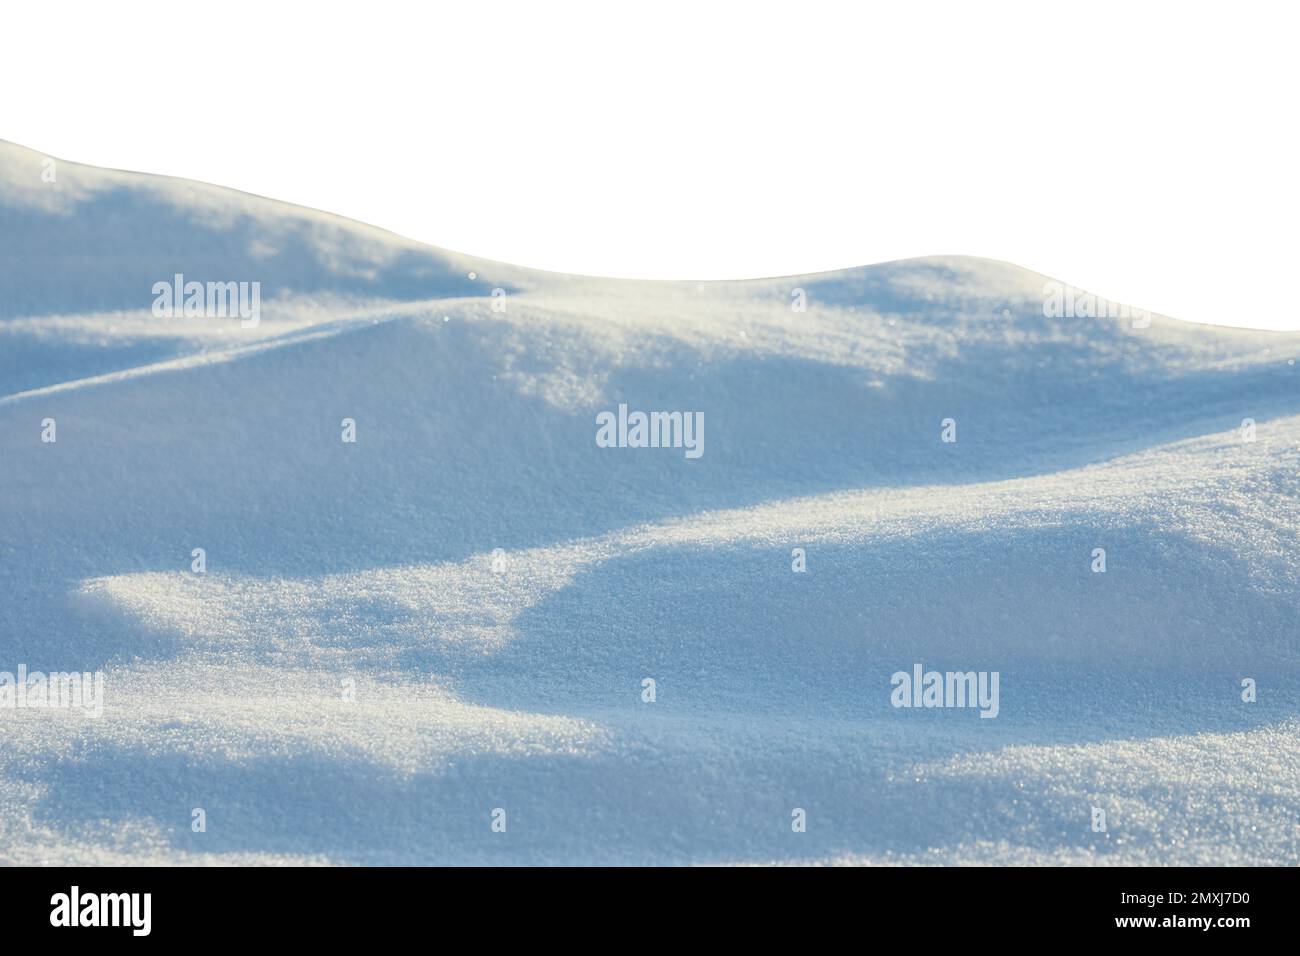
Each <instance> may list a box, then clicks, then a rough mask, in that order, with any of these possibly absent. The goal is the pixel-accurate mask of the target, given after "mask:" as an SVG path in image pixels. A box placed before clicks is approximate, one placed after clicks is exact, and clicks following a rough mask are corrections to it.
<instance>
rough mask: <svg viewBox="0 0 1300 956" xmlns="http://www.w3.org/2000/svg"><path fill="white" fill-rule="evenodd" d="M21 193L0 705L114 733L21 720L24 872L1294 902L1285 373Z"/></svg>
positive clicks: (966, 264)
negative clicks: (72, 685)
mask: <svg viewBox="0 0 1300 956" xmlns="http://www.w3.org/2000/svg"><path fill="white" fill-rule="evenodd" d="M47 168H48V164H46V163H45V162H44V157H42V156H41V155H40V154H37V153H34V152H31V151H29V150H26V149H23V148H20V147H17V146H12V145H8V144H0V252H3V258H2V264H0V482H2V487H3V489H4V493H3V495H0V585H2V586H3V589H4V594H5V596H6V600H5V601H4V602H3V604H0V672H4V671H15V670H16V668H17V667H18V665H19V664H23V665H25V666H26V667H27V668H28V669H31V670H40V671H43V672H47V673H52V672H58V671H77V672H91V671H102V672H104V675H105V687H106V691H105V700H104V713H103V716H102V717H100V718H90V717H87V716H85V715H84V714H83V713H80V712H77V711H76V710H70V709H56V708H45V709H39V708H19V707H13V708H8V709H6V708H3V707H0V837H2V839H0V861H2V862H6V863H41V862H128V863H133V862H139V863H158V862H163V863H169V862H176V863H196V862H202V863H247V862H258V863H262V862H267V863H269V862H325V863H507V864H515V863H519V864H529V863H628V862H635V863H641V862H645V863H661V862H710V863H712V862H719V863H735V862H769V861H782V862H859V863H861V862H867V863H875V862H880V863H889V862H899V863H909V862H951V863H961V862H1000V863H1047V862H1057V863H1089V864H1097V863H1211V864H1228V863H1284V864H1289V865H1296V864H1297V863H1300V829H1298V823H1300V757H1298V756H1297V754H1298V752H1300V751H1298V750H1297V746H1298V745H1300V707H1298V706H1297V701H1298V700H1300V654H1298V651H1300V637H1298V636H1297V631H1296V627H1295V612H1296V607H1297V598H1298V597H1300V580H1297V571H1296V568H1297V560H1298V559H1300V537H1298V533H1300V497H1298V493H1300V478H1298V477H1297V474H1298V471H1297V466H1300V397H1298V396H1300V391H1298V387H1300V378H1297V376H1298V375H1300V372H1298V371H1297V368H1296V365H1295V359H1296V358H1297V357H1298V355H1300V336H1297V335H1289V334H1279V333H1263V332H1249V331H1242V330H1230V329H1224V328H1216V327H1207V326H1199V327H1198V326H1190V325H1187V324H1184V323H1181V322H1178V321H1175V320H1172V319H1168V318H1164V317H1161V316H1156V317H1154V319H1153V320H1152V321H1151V323H1150V325H1149V326H1147V327H1139V328H1134V327H1133V323H1131V322H1130V321H1128V319H1127V318H1124V319H1120V318H1107V317H1104V316H1103V317H1099V318H1098V317H1091V318H1090V317H1075V318H1068V317H1060V318H1048V317H1045V316H1044V314H1043V311H1044V310H1043V297H1044V292H1043V287H1044V283H1045V282H1046V281H1047V280H1046V279H1045V278H1044V277H1042V276H1038V275H1035V274H1032V273H1029V272H1026V271H1024V270H1021V269H1018V268H1016V267H1013V266H1010V265H1006V264H1002V263H996V262H989V261H985V260H979V259H970V258H960V257H957V258H934V259H922V260H913V261H906V262H899V263H890V264H886V265H881V266H874V267H868V268H863V269H855V270H848V271H845V272H838V273H829V274H822V275H815V276H800V277H789V278H782V279H772V280H759V281H752V282H716V283H695V282H690V283H649V282H630V281H615V280H597V279H589V278H582V277H572V276H560V275H552V274H547V273H540V272H532V271H529V270H525V269H520V268H516V267H511V266H505V265H502V264H499V263H492V262H487V261H483V260H476V259H472V258H470V257H465V256H460V255H456V254H452V253H447V252H443V251H441V250H437V249H433V248H430V247H427V246H423V245H420V244H417V243H413V242H410V241H407V240H404V239H401V238H399V237H396V236H393V235H391V234H388V233H385V232H382V231H381V230H377V229H374V228H371V227H368V226H364V225H361V224H358V223H353V222H349V221H346V220H342V219H339V218H336V217H332V216H328V215H325V214H323V213H318V212H315V211H311V210H305V209H301V208H297V207H292V206H288V205H284V204H280V203H276V202H273V201H270V200H264V199H260V198H257V197H251V196H247V195H244V194H240V193H236V192H233V191H230V190H224V189H219V188H216V187H211V186H205V185H200V184H196V183H189V182H182V181H176V180H168V179H163V178H159V177H149V176H143V175H138V174H129V173H119V172H111V171H106V170H98V169H93V168H89V167H84V166H78V165H76V164H72V163H66V162H63V161H57V162H56V163H55V165H54V168H55V170H56V178H55V179H54V181H53V182H50V181H47V177H43V171H44V170H46V169H47ZM177 273H183V274H185V275H186V276H192V277H194V278H196V279H199V280H201V281H202V280H208V281H233V280H248V281H258V282H260V283H261V285H262V303H263V306H262V308H263V315H262V321H261V322H260V323H259V324H258V325H257V326H256V327H255V328H241V326H240V323H239V322H238V321H233V320H231V319H230V318H219V317H192V318H184V317H176V318H159V317H157V316H155V315H154V314H152V312H151V308H150V304H151V301H152V296H151V294H150V290H151V287H152V286H153V284H154V283H155V282H158V281H160V280H163V281H166V280H170V278H171V277H172V276H173V275H174V274H177ZM799 306H804V307H803V308H802V309H800V308H799ZM620 405H626V406H627V407H628V408H629V409H633V410H644V411H651V410H655V411H658V410H664V411H681V412H687V413H689V412H698V413H701V414H702V416H703V420H704V423H705V427H704V432H703V443H702V448H703V454H701V455H700V456H699V457H698V458H691V457H688V456H687V455H685V454H684V453H683V449H682V448H680V447H676V448H674V447H663V448H638V447H620V448H608V447H600V446H599V445H598V444H597V442H596V433H597V415H598V414H600V413H601V412H606V411H615V412H616V411H617V409H618V408H619V406H620ZM51 421H52V422H53V423H54V427H55V429H56V440H54V441H47V440H43V439H44V438H46V437H47V432H48V429H49V426H48V424H47V423H49V422H51ZM347 421H350V422H352V427H353V428H354V434H355V439H356V440H355V441H354V442H349V441H344V440H342V436H343V433H344V431H345V429H346V427H347V425H346V423H347ZM949 422H950V423H951V425H949V424H948V423H949ZM945 436H946V437H955V439H956V440H955V441H945V440H944V437H945ZM195 549H202V554H203V559H202V561H203V565H202V572H203V573H196V571H195V570H194V567H195V565H194V561H195V560H196V559H195V556H194V555H195ZM1099 550H1101V551H1104V558H1103V560H1104V572H1103V571H1100V570H1098V560H1099V559H1098V552H1099ZM799 565H802V567H804V568H806V570H798V571H796V570H793V568H794V567H796V566H799ZM916 664H920V665H922V666H923V668H924V669H925V670H927V671H928V670H936V671H940V672H948V671H952V672H961V673H964V672H996V673H997V674H998V675H999V676H1000V683H999V686H1000V704H999V708H998V713H997V716H996V718H995V719H981V718H980V717H979V715H978V713H977V712H976V711H975V710H973V709H970V708H945V707H937V708H927V707H920V708H911V707H908V708H900V707H896V706H894V705H893V703H892V702H891V691H892V689H893V688H892V686H891V679H892V678H893V675H895V674H897V673H898V672H909V673H910V672H911V671H912V669H913V666H914V665H916ZM647 679H649V680H652V681H653V685H652V687H653V698H654V699H653V701H649V700H647V695H648V691H647V686H648V685H647V683H646V682H647ZM1243 681H1248V682H1253V686H1254V687H1255V688H1256V690H1255V694H1254V695H1249V694H1247V692H1246V691H1245V690H1244V688H1243ZM0 692H2V691H0ZM1244 696H1254V698H1255V699H1253V700H1250V701H1247V700H1245V699H1243V697H1244ZM918 699H919V698H918ZM196 809H202V810H203V818H204V821H205V828H204V829H202V830H201V831H199V832H196V830H195V828H194V823H193V821H194V819H195V816H194V811H195V810H196ZM1097 809H1100V810H1102V811H1104V813H1105V820H1106V823H1105V829H1101V830H1099V829H1096V828H1095V825H1094V824H1095V821H1096V815H1095V812H1094V811H1095V810H1097ZM497 810H503V811H504V815H502V819H503V820H506V821H508V825H507V826H506V828H505V830H504V832H498V829H494V827H493V822H494V820H495V819H497V817H496V815H495V814H494V811H497ZM796 810H802V811H803V813H804V818H805V820H806V828H805V829H804V830H803V831H802V832H799V831H798V830H797V828H795V827H792V819H793V815H794V812H795V811H796Z"/></svg>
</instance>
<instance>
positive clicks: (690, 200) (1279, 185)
mask: <svg viewBox="0 0 1300 956" xmlns="http://www.w3.org/2000/svg"><path fill="white" fill-rule="evenodd" d="M1292 9H1294V5H1293V4H1292V5H1283V4H1277V5H1271V4H1254V3H1241V2H1237V3H1223V4H1216V5H1213V6H1209V5H1206V6H1199V5H1197V4H1193V3H1187V2H1182V3H1143V2H1139V0H1128V2H1122V3H1107V2H1096V0H1093V2H1088V3H1079V4H1051V3H1046V2H1035V3H1004V2H992V3H914V2H909V3H902V2H897V3H888V4H862V3H857V4H844V5H837V4H823V3H811V2H807V0H800V2H790V3H786V4H770V5H768V4H758V3H738V4H724V3H707V2H703V0H697V2H694V3H665V2H655V3H644V4H636V5H623V4H614V3H593V4H574V3H556V4H543V3H531V4H528V3H491V2H474V3H472V4H471V3H455V4H446V5H440V4H432V5H431V4H414V3H412V4H395V3H383V2H375V0H367V2H365V3H361V4H355V5H350V6H346V7H345V6H343V5H334V4H330V3H320V2H316V3H303V4H280V5H276V4H273V3H271V2H269V0H261V2H255V3H239V2H233V3H232V2H222V3H212V4H207V5H188V4H186V5H182V4H176V3H157V4H130V3H127V4H90V3H84V4H83V3H68V2H62V3H59V4H57V5H49V4H38V3H18V4H9V5H7V6H6V9H5V13H4V23H3V27H2V28H0V90H3V92H2V93H0V97H2V99H0V105H2V106H3V109H2V110H0V137H3V138H5V139H9V140H12V141H15V142H18V143H22V144H23V145H26V146H30V147H33V148H35V149H38V150H40V151H42V152H45V153H48V154H49V155H52V156H56V157H60V158H63V159H68V160H75V161H80V162H88V163H93V164H96V165H105V166H113V167H119V168H126V169H137V170H144V171H147V172H156V173H166V174H170V175H177V176H184V177H189V178H194V179H200V180H205V181H209V182H214V183H220V184H223V185H229V186H235V187H238V188H240V189H244V190H247V191H250V192H254V193H259V194H262V195H266V196H272V197H275V198H277V199H284V200H290V201H293V202H297V203H302V204H304V205H308V206H314V207H318V208H321V209H326V210H329V211H331V212H337V213H341V214H343V215H347V216H351V217H353V218H356V219H361V220H364V221H367V222H370V223H374V224H375V225H379V226H383V227H385V228H388V229H392V230H394V231H396V232H399V233H402V234H404V235H407V236H411V237H414V238H417V239H421V240H424V241H427V242H431V243H433V244H435V245H439V246H443V247H446V248H451V249H456V250H459V251H462V252H467V253H472V254H475V255H481V256H486V257H489V258H493V259H500V260H505V261H509V262H514V263H518V264H520V265H527V266H535V267H541V268H547V269H555V270H561V271H568V272H584V273H592V274H600V275H616V276H636V277H659V278H688V277H689V278H739V277H751V276H761V275H778V274H789V273H798V272H809V271H818V270H824V269H832V268H838V267H843V266H851V265H863V264H867V263H871V262H878V261H883V260H888V259H896V258H903V257H908V256H917V255H928V254H935V253H967V254H973V255H982V256H988V257H992V258H997V259H1005V260H1009V261H1012V262H1015V263H1018V264H1020V265H1024V266H1028V267H1030V268H1033V269H1036V270H1038V271H1040V272H1044V273H1047V274H1049V275H1052V276H1054V277H1057V278H1061V279H1064V280H1066V281H1068V282H1071V283H1074V284H1076V285H1079V286H1081V287H1084V288H1086V289H1088V290H1090V291H1093V292H1096V293H1099V294H1101V295H1103V296H1105V297H1107V298H1110V299H1114V300H1119V301H1123V302H1126V303H1129V304H1132V305H1134V306H1138V307H1142V308H1147V309H1150V310H1152V311H1156V312H1161V313H1165V314H1169V315H1174V316H1178V317H1180V318H1186V319H1191V320H1196V321H1206V322H1219V323H1223V324H1234V325H1250V326H1256V327H1263V328H1300V310H1298V309H1297V307H1296V305H1295V302H1294V299H1293V297H1292V295H1291V288H1290V287H1291V281H1292V277H1293V276H1294V275H1295V261H1296V260H1295V247H1296V243H1295V239H1294V237H1295V229H1296V223H1297V220H1298V218H1300V217H1298V216H1297V213H1298V212H1300V198H1298V197H1300V189H1298V188H1297V185H1296V176H1297V170H1298V169H1300V162H1297V161H1298V160H1300V150H1298V149H1297V135H1296V125H1297V117H1296V113H1297V110H1296V94H1297V90H1300V82H1297V80H1298V79H1300V76H1298V74H1300V66H1298V65H1297V64H1300V57H1298V56H1297V55H1296V53H1295V49H1294V45H1295V43H1296V40H1297V32H1296V27H1297V19H1298V18H1297V16H1296V14H1294V13H1292V12H1291V10H1292Z"/></svg>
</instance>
